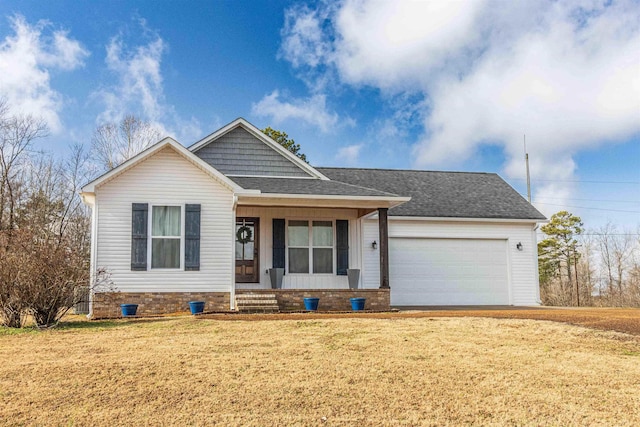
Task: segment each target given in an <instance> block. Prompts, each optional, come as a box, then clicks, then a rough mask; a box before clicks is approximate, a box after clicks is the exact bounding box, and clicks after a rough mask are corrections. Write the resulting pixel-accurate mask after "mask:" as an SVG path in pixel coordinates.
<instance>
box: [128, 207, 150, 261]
mask: <svg viewBox="0 0 640 427" xmlns="http://www.w3.org/2000/svg"><path fill="white" fill-rule="evenodd" d="M148 218H149V205H148V204H147V203H134V204H133V205H132V208H131V270H133V271H146V269H147V226H148V224H149V221H148Z"/></svg>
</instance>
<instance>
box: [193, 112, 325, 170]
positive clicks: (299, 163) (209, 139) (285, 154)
mask: <svg viewBox="0 0 640 427" xmlns="http://www.w3.org/2000/svg"><path fill="white" fill-rule="evenodd" d="M238 127H241V128H242V129H244V130H245V131H247V132H248V133H249V134H250V135H251V136H253V137H254V138H255V139H256V140H258V141H259V142H261V143H263V144H265V145H266V146H267V147H269V148H270V149H272V150H273V151H275V152H276V153H277V154H278V155H279V156H280V157H282V158H284V159H286V161H288V162H290V163H291V164H293V165H295V167H297V168H298V169H300V170H301V171H303V172H304V173H305V174H307V175H309V176H311V177H314V178H318V179H323V180H327V179H328V178H327V177H326V176H324V175H323V174H322V173H321V172H319V171H318V170H316V169H315V168H314V167H312V166H311V165H309V164H308V163H306V162H305V161H303V160H301V159H300V158H299V157H297V156H296V155H295V154H293V153H291V152H290V151H289V150H287V149H286V148H284V147H283V146H282V145H280V144H278V143H277V142H276V141H274V140H273V139H271V138H270V137H269V136H267V135H265V134H264V133H263V132H262V131H261V130H260V129H258V128H257V127H256V126H254V125H252V124H251V123H249V122H248V121H247V120H245V119H243V118H242V117H238V118H237V119H235V120H234V121H232V122H230V123H228V124H227V125H225V126H223V127H221V128H220V129H218V130H217V131H215V132H213V133H211V134H209V135H208V136H206V137H204V138H203V139H201V140H200V141H198V142H196V143H195V144H193V145H191V146H190V147H189V150H190V151H191V152H193V153H195V152H197V151H199V150H201V149H203V148H204V147H206V146H207V145H209V144H211V143H213V142H214V141H216V140H218V139H219V138H221V137H223V136H224V135H226V134H228V133H230V132H232V131H233V130H234V129H236V128H238Z"/></svg>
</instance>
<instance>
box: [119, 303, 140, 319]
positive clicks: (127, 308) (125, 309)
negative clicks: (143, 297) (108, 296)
mask: <svg viewBox="0 0 640 427" xmlns="http://www.w3.org/2000/svg"><path fill="white" fill-rule="evenodd" d="M120 310H122V316H123V317H128V316H135V315H136V312H137V311H138V304H120Z"/></svg>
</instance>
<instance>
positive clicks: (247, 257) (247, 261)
mask: <svg viewBox="0 0 640 427" xmlns="http://www.w3.org/2000/svg"><path fill="white" fill-rule="evenodd" d="M259 225H260V220H259V219H258V218H236V283H258V282H259V281H260V279H259V277H260V276H259V275H258V274H259V272H260V267H259V265H258V254H259V252H260V251H259V246H258V243H259V236H260V227H259Z"/></svg>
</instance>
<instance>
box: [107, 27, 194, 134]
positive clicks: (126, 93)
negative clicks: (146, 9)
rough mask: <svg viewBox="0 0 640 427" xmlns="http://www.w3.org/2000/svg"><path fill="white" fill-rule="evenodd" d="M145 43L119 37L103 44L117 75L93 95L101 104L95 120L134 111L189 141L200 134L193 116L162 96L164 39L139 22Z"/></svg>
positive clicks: (114, 119) (116, 118) (114, 118)
mask: <svg viewBox="0 0 640 427" xmlns="http://www.w3.org/2000/svg"><path fill="white" fill-rule="evenodd" d="M140 25H141V27H142V33H143V34H144V35H145V37H147V38H149V40H148V42H147V43H146V44H142V45H138V46H128V45H127V44H126V43H125V41H124V40H123V39H122V37H121V36H119V35H118V36H115V37H113V38H112V39H111V40H110V42H109V44H108V45H107V46H106V57H105V63H106V65H107V68H108V69H109V70H111V71H112V72H113V73H114V75H115V76H116V83H115V84H113V85H112V86H110V87H107V88H103V89H101V90H98V91H97V92H96V93H95V94H94V96H96V97H98V98H99V99H100V100H101V101H102V103H103V104H104V107H105V108H104V111H103V112H102V113H101V114H100V115H99V116H98V119H97V121H98V123H104V122H117V121H119V120H121V119H122V118H123V117H124V116H125V115H126V114H130V113H133V114H135V115H137V116H139V117H141V118H143V119H145V120H148V121H150V122H151V123H152V124H153V125H154V126H155V127H156V128H157V129H159V130H160V132H161V133H162V134H163V135H170V136H173V137H175V138H176V139H178V140H179V141H185V142H186V143H189V142H191V141H194V140H196V139H198V138H200V137H201V136H202V131H201V127H200V123H199V122H198V120H197V119H195V118H194V117H191V118H189V119H184V118H182V117H180V116H179V115H178V114H177V113H176V111H175V108H174V107H173V106H172V105H170V104H168V103H167V102H166V100H165V96H164V87H163V78H162V69H161V65H162V56H163V54H164V53H165V52H166V50H167V45H166V43H165V42H164V40H163V39H162V38H161V37H160V36H159V35H158V34H157V33H155V32H153V31H152V30H150V29H149V28H147V27H146V22H145V21H144V20H141V21H140Z"/></svg>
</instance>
